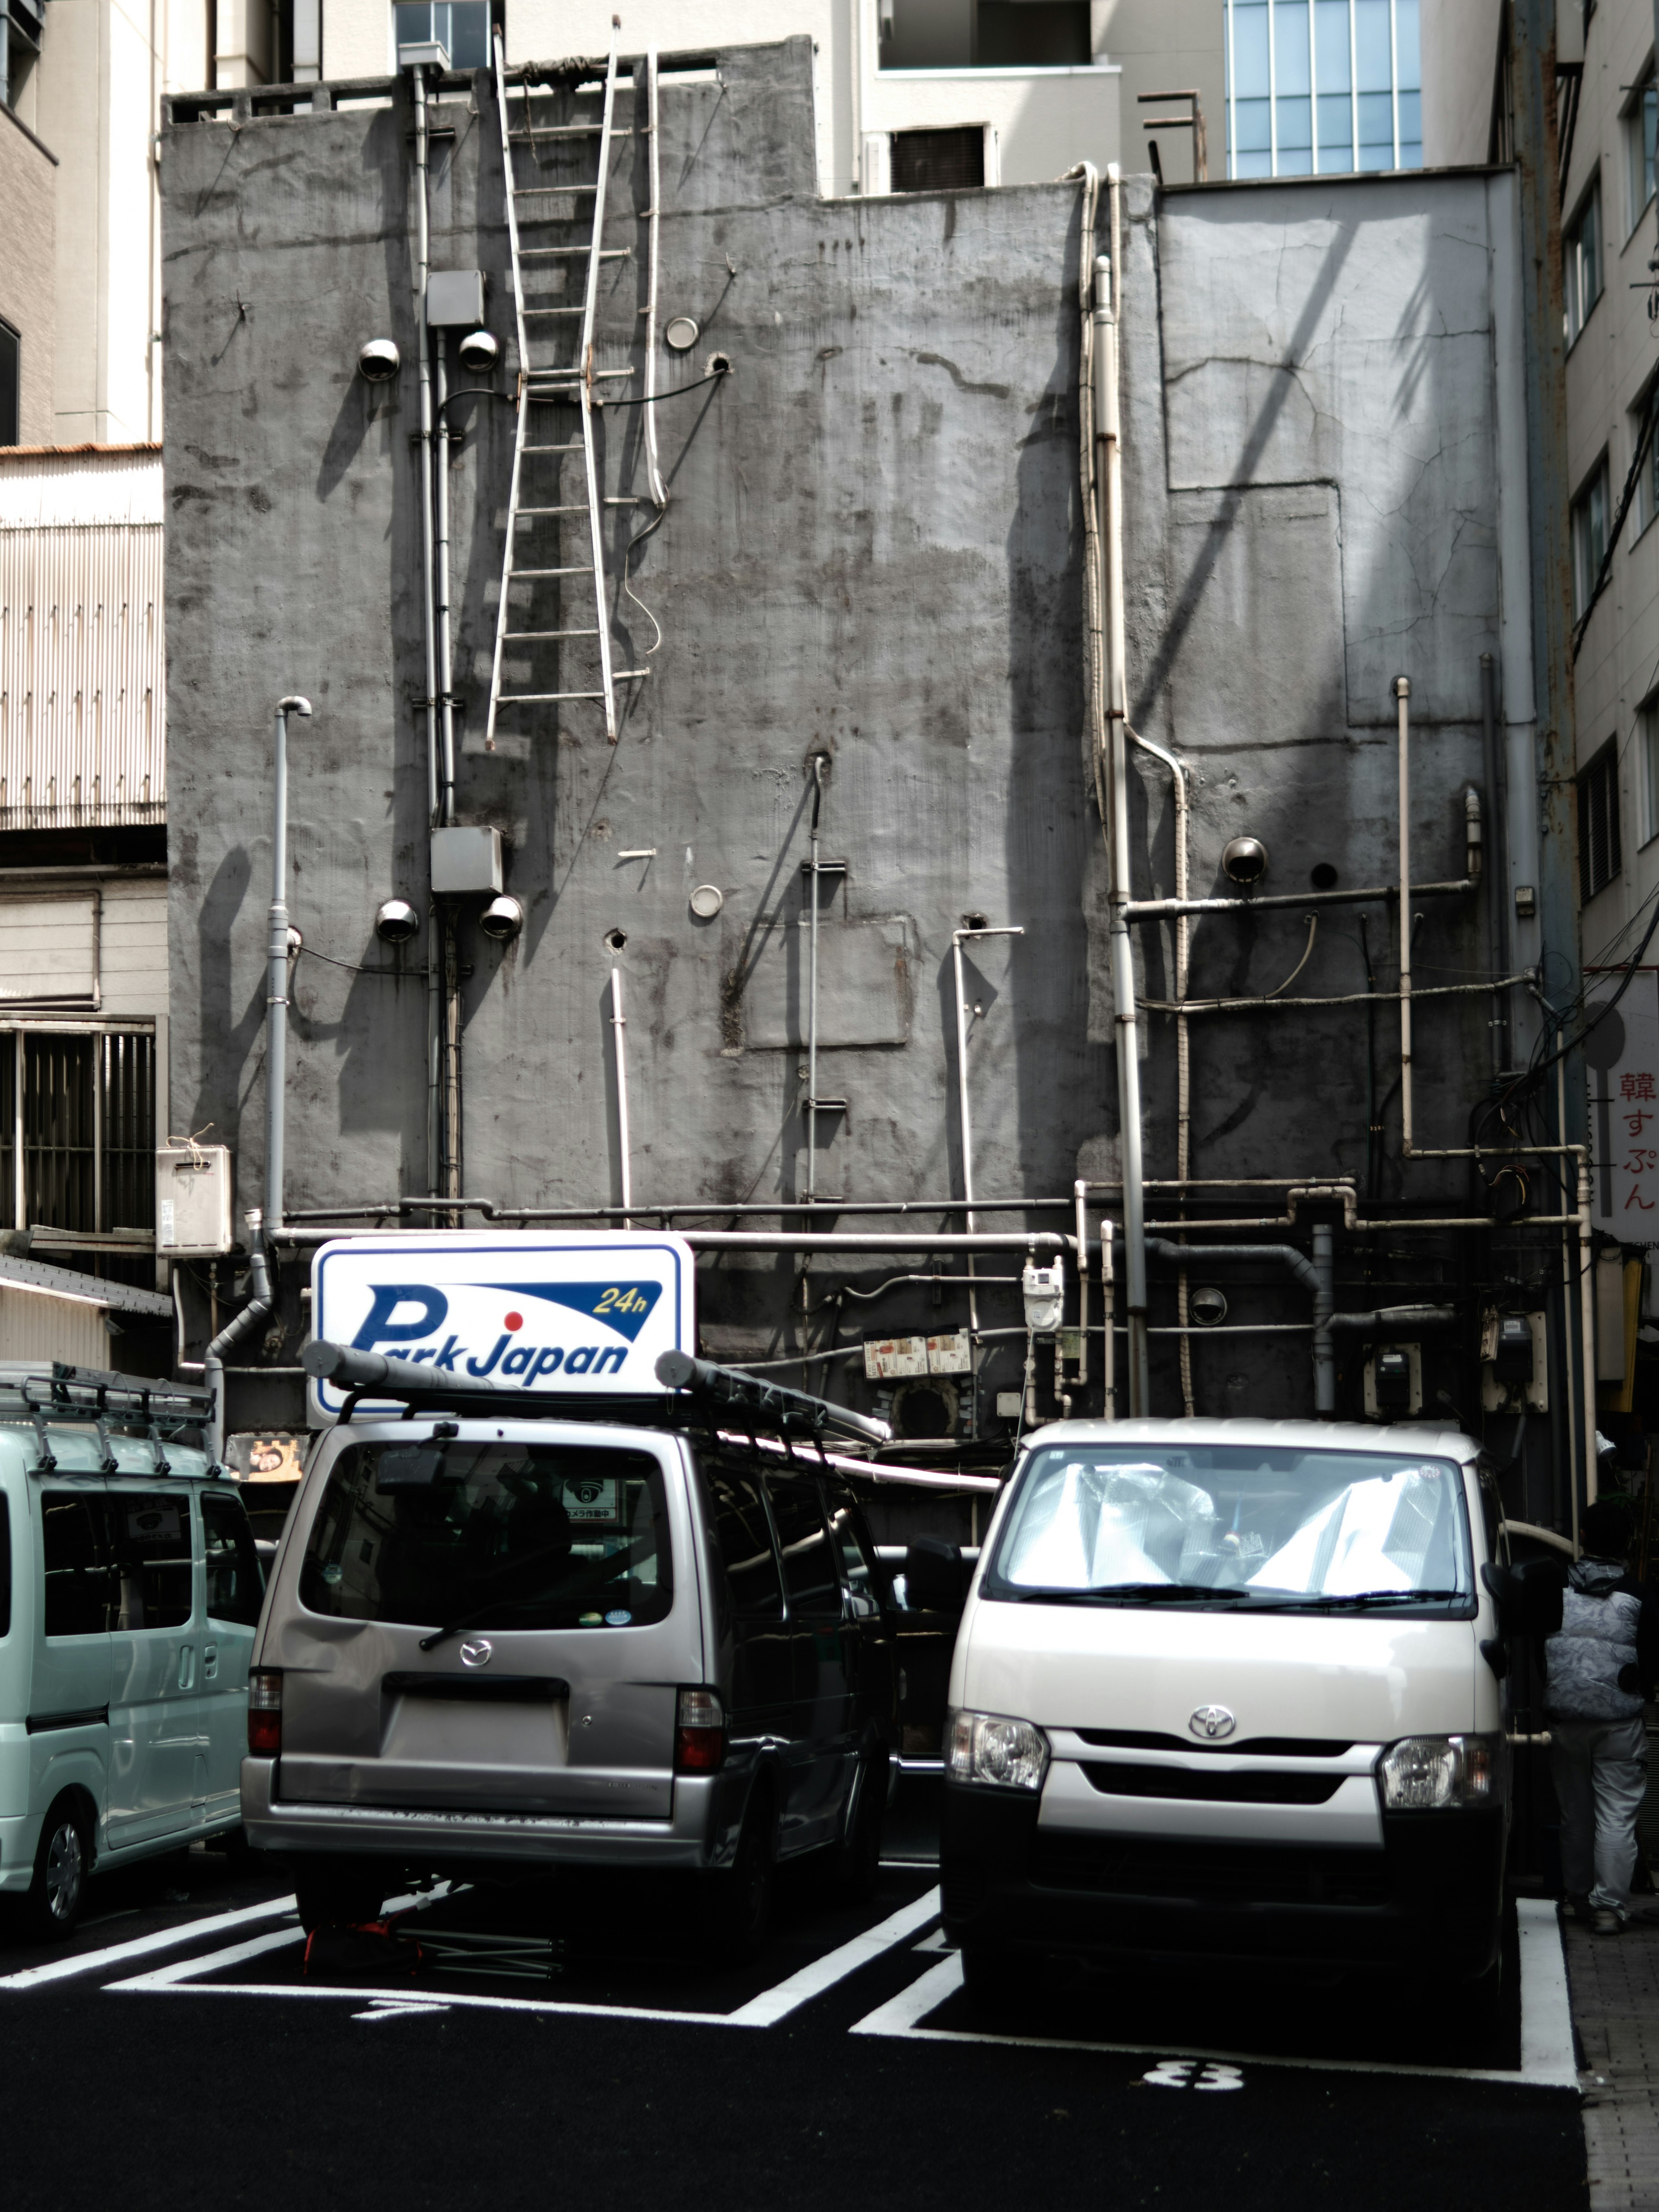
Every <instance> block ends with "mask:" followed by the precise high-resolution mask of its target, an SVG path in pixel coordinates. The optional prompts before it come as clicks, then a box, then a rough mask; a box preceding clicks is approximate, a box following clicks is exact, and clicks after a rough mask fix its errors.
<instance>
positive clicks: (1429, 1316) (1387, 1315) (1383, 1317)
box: [1331, 1306, 1457, 1328]
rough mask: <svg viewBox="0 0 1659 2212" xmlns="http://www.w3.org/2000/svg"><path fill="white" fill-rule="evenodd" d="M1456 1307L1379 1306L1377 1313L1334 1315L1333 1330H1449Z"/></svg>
mask: <svg viewBox="0 0 1659 2212" xmlns="http://www.w3.org/2000/svg"><path fill="white" fill-rule="evenodd" d="M1456 1319H1457V1309H1456V1307H1455V1306H1379V1307H1378V1308H1377V1309H1376V1312H1375V1313H1334V1314H1333V1315H1332V1316H1331V1327H1332V1328H1450V1327H1451V1326H1452V1324H1453V1323H1454V1322H1455V1321H1456Z"/></svg>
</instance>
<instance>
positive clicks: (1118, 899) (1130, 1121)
mask: <svg viewBox="0 0 1659 2212" xmlns="http://www.w3.org/2000/svg"><path fill="white" fill-rule="evenodd" d="M1106 175H1107V190H1108V193H1109V201H1110V206H1111V225H1110V228H1111V240H1112V258H1108V257H1107V256H1105V255H1102V256H1101V257H1100V258H1099V259H1097V261H1096V263H1095V444H1096V465H1095V484H1096V494H1097V499H1098V500H1099V502H1100V509H1101V513H1100V536H1101V544H1102V547H1103V552H1104V558H1105V569H1106V623H1105V640H1106V684H1107V691H1106V732H1107V744H1108V748H1109V757H1110V763H1111V767H1110V806H1111V823H1110V844H1109V850H1110V854H1111V869H1110V877H1111V880H1110V885H1109V893H1108V896H1109V901H1110V904H1111V917H1112V918H1111V954H1112V1000H1113V1005H1114V1007H1115V1028H1116V1035H1117V1095H1118V1124H1119V1138H1118V1141H1119V1146H1120V1148H1121V1164H1122V1174H1123V1274H1124V1293H1125V1296H1124V1304H1125V1309H1126V1313H1127V1322H1128V1338H1129V1342H1128V1369H1129V1413H1130V1415H1131V1417H1132V1418H1133V1417H1134V1416H1136V1415H1139V1414H1144V1413H1146V1412H1147V1411H1148V1410H1149V1401H1150V1398H1151V1378H1150V1375H1149V1371H1148V1361H1147V1346H1146V1202H1145V1189H1144V1175H1145V1170H1144V1166H1143V1163H1142V1156H1141V1112H1140V1039H1139V1024H1138V1023H1137V1020H1136V1012H1135V975H1134V954H1133V946H1132V945H1131V942H1130V937H1129V917H1128V914H1127V907H1128V903H1129V898H1130V892H1131V878H1130V869H1129V764H1128V760H1127V749H1126V742H1125V735H1124V723H1125V717H1126V714H1127V703H1126V690H1125V684H1124V656H1125V647H1124V629H1123V512H1122V507H1123V500H1122V488H1123V481H1122V465H1121V447H1120V438H1119V420H1118V347H1117V331H1118V323H1117V295H1116V294H1115V290H1114V283H1115V276H1116V275H1117V273H1118V271H1119V270H1121V247H1120V244H1119V238H1120V195H1121V186H1120V184H1119V178H1118V169H1117V164H1116V163H1115V162H1114V163H1112V164H1111V166H1110V167H1109V168H1108V170H1107V172H1106Z"/></svg>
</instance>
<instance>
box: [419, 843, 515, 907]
mask: <svg viewBox="0 0 1659 2212" xmlns="http://www.w3.org/2000/svg"><path fill="white" fill-rule="evenodd" d="M432 889H433V890H434V892H435V894H436V896H439V897H440V898H470V897H473V896H478V897H483V898H494V897H495V894H496V892H497V891H499V890H501V831H500V830H499V829H472V828H471V827H468V828H465V829H459V828H457V829H435V830H434V831H433V833H432Z"/></svg>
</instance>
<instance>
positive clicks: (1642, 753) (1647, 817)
mask: <svg viewBox="0 0 1659 2212" xmlns="http://www.w3.org/2000/svg"><path fill="white" fill-rule="evenodd" d="M1636 756H1637V759H1638V763H1639V764H1640V768H1641V776H1642V842H1643V843H1644V845H1646V844H1650V843H1651V842H1652V841H1653V839H1654V838H1656V837H1659V702H1656V701H1654V700H1651V699H1650V701H1649V702H1648V703H1647V705H1646V706H1645V707H1644V708H1643V709H1642V711H1641V713H1640V714H1638V716H1637V718H1636Z"/></svg>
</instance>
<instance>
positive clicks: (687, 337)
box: [662, 315, 702, 353]
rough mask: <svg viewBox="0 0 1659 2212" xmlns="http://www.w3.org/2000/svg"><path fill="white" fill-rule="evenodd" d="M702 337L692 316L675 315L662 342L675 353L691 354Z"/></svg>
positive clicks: (664, 332)
mask: <svg viewBox="0 0 1659 2212" xmlns="http://www.w3.org/2000/svg"><path fill="white" fill-rule="evenodd" d="M701 336H702V332H701V331H699V330H698V328H697V325H696V323H695V322H693V321H692V319H691V318H690V315H675V316H674V317H672V319H671V320H670V321H669V323H668V324H667V325H666V326H665V329H664V331H663V334H662V342H663V343H664V344H665V346H667V347H668V348H669V349H670V350H671V352H673V353H690V350H691V349H692V347H693V346H694V345H696V343H697V340H698V338H699V337H701Z"/></svg>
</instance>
